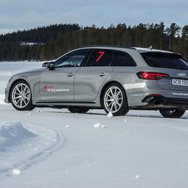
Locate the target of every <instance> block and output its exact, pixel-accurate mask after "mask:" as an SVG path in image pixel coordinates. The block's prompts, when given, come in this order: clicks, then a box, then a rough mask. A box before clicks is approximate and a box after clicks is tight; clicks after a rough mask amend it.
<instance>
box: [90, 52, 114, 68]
mask: <svg viewBox="0 0 188 188" xmlns="http://www.w3.org/2000/svg"><path fill="white" fill-rule="evenodd" d="M111 65H112V51H111V50H103V49H98V50H93V52H92V54H91V56H90V58H89V60H88V62H87V64H86V66H111Z"/></svg>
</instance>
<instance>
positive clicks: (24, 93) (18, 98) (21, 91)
mask: <svg viewBox="0 0 188 188" xmlns="http://www.w3.org/2000/svg"><path fill="white" fill-rule="evenodd" d="M10 100H11V103H12V106H13V107H14V108H15V109H17V110H19V111H26V110H33V109H34V106H33V104H32V94H31V89H30V87H29V85H28V84H27V83H26V82H24V81H18V82H16V83H15V84H14V85H13V87H12V89H11V92H10Z"/></svg>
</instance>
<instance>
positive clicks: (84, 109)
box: [68, 108, 89, 114]
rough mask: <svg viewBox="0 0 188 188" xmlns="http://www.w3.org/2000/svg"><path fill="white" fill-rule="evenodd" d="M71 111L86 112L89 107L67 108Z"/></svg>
mask: <svg viewBox="0 0 188 188" xmlns="http://www.w3.org/2000/svg"><path fill="white" fill-rule="evenodd" d="M68 110H69V111H70V112H71V113H81V114H82V113H86V112H88V111H89V108H68Z"/></svg>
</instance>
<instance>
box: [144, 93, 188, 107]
mask: <svg viewBox="0 0 188 188" xmlns="http://www.w3.org/2000/svg"><path fill="white" fill-rule="evenodd" d="M142 102H144V103H147V105H148V106H159V107H176V108H177V107H178V108H184V109H188V98H170V97H164V96H155V95H149V96H147V97H145V98H144V99H143V100H142Z"/></svg>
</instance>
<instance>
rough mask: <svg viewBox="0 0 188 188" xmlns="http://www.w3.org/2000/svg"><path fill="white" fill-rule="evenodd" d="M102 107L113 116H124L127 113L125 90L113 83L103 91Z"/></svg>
mask: <svg viewBox="0 0 188 188" xmlns="http://www.w3.org/2000/svg"><path fill="white" fill-rule="evenodd" d="M103 107H104V110H105V111H106V112H107V113H109V112H111V113H112V114H113V115H114V116H121V115H125V114H126V113H127V112H128V111H129V109H128V103H127V97H126V94H125V90H124V89H123V87H122V86H121V85H120V84H118V83H113V84H111V85H109V86H108V87H107V88H106V89H105V91H104V95H103Z"/></svg>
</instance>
